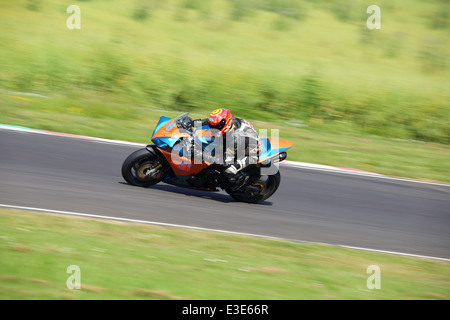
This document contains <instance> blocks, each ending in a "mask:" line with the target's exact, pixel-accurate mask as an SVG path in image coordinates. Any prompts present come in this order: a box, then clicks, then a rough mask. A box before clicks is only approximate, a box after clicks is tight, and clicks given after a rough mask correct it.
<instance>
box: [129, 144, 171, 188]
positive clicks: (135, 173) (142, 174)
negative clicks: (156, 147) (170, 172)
mask: <svg viewBox="0 0 450 320" xmlns="http://www.w3.org/2000/svg"><path fill="white" fill-rule="evenodd" d="M164 161H165V160H163V159H161V157H159V156H158V155H157V154H154V153H151V152H149V151H148V150H147V149H140V150H137V151H135V152H133V153H132V154H130V155H129V156H128V157H127V158H126V159H125V161H124V162H123V165H122V177H123V178H124V179H125V181H127V182H128V183H129V184H131V185H134V186H139V187H148V186H152V185H154V184H157V183H158V182H160V181H161V179H162V178H163V173H164Z"/></svg>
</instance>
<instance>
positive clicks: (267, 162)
mask: <svg viewBox="0 0 450 320" xmlns="http://www.w3.org/2000/svg"><path fill="white" fill-rule="evenodd" d="M286 158H287V153H286V152H281V153H279V154H276V155H274V156H273V157H271V158H269V159H266V160H264V162H261V166H262V167H270V166H271V165H272V163H277V162H281V161H283V160H285V159H286Z"/></svg>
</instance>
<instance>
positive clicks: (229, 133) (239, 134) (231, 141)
mask: <svg viewBox="0 0 450 320" xmlns="http://www.w3.org/2000/svg"><path fill="white" fill-rule="evenodd" d="M190 125H191V126H194V127H201V126H209V128H210V130H211V133H210V135H211V138H214V141H212V142H211V144H210V145H208V147H207V149H208V150H202V149H200V148H194V149H195V150H197V152H194V157H195V158H196V159H203V161H206V162H209V163H216V164H219V165H221V166H222V167H223V174H224V176H225V178H226V179H227V180H228V181H229V182H230V183H232V184H236V185H241V184H243V183H244V182H245V175H244V174H242V172H241V171H242V169H244V168H245V167H247V166H248V165H249V164H254V163H256V162H257V160H258V156H259V151H260V150H261V139H260V137H259V135H258V133H257V132H256V130H255V128H254V127H253V125H252V124H251V123H250V122H248V121H246V120H244V119H242V118H238V117H234V116H232V115H231V112H230V110H228V109H223V108H222V109H216V110H214V111H213V112H211V113H210V115H209V117H208V118H207V119H197V120H192V121H191V124H190ZM211 150H213V152H210V151H211ZM200 153H201V154H200ZM218 155H219V156H218Z"/></svg>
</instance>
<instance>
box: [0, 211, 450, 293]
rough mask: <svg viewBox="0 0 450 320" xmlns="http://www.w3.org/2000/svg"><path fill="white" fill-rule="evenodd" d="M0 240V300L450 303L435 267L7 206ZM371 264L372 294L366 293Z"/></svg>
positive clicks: (444, 269) (444, 266)
mask: <svg viewBox="0 0 450 320" xmlns="http://www.w3.org/2000/svg"><path fill="white" fill-rule="evenodd" d="M0 234H1V238H0V239H1V241H0V261H1V264H0V299H219V300H222V299H223V300H225V299H268V300H271V299H285V300H289V299H448V298H449V297H450V286H449V285H448V284H449V282H450V273H449V272H448V271H449V263H448V262H443V261H435V260H427V259H419V258H410V257H401V256H393V255H387V254H381V253H373V252H364V251H356V250H350V249H344V248H339V247H332V246H325V245H319V244H299V243H292V242H287V241H280V240H269V239H260V238H253V237H246V236H236V235H229V234H220V233H211V232H204V231H193V230H185V229H179V228H165V227H157V226H149V225H140V224H134V223H122V222H112V221H100V220H94V219H87V218H78V217H67V216H58V215H50V214H42V213H31V212H24V211H18V210H10V209H0ZM72 265H76V266H78V267H79V268H80V271H81V277H80V280H81V289H80V290H76V289H75V290H70V289H68V288H67V285H66V282H67V279H68V278H69V277H70V276H71V274H69V273H67V268H68V267H69V266H72ZM371 265H377V266H378V267H379V268H380V271H381V274H380V276H381V278H380V279H381V289H373V290H370V289H368V288H367V285H366V283H367V279H368V278H369V277H370V276H371V274H370V273H369V274H368V273H367V268H368V267H369V266H371Z"/></svg>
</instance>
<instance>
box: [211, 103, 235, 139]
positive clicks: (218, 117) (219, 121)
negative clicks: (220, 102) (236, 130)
mask: <svg viewBox="0 0 450 320" xmlns="http://www.w3.org/2000/svg"><path fill="white" fill-rule="evenodd" d="M208 124H209V127H210V128H211V129H215V130H218V131H219V132H217V133H215V134H214V136H215V137H220V136H223V135H224V134H225V133H227V132H228V131H230V130H231V128H233V116H232V115H231V112H230V110H228V109H216V110H214V111H213V112H211V113H210V114H209V118H208Z"/></svg>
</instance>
